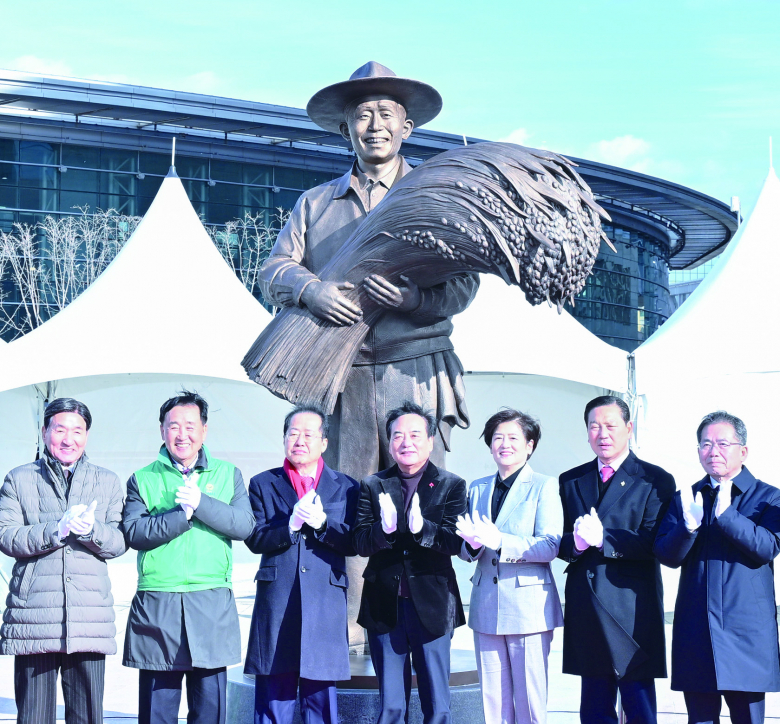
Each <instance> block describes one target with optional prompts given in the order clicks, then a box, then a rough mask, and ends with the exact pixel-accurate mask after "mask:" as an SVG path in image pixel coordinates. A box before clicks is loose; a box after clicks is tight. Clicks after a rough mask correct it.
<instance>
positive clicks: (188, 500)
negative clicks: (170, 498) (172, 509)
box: [175, 473, 200, 520]
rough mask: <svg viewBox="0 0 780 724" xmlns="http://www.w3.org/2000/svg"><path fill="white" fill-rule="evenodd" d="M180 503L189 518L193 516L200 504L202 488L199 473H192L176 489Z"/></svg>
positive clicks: (176, 500) (177, 500) (177, 499)
mask: <svg viewBox="0 0 780 724" xmlns="http://www.w3.org/2000/svg"><path fill="white" fill-rule="evenodd" d="M175 502H177V503H178V504H179V505H181V507H182V508H184V512H185V513H186V514H187V520H190V518H192V514H193V513H194V512H195V511H196V510H197V509H198V506H199V505H200V488H199V487H198V473H192V474H190V476H189V477H188V478H187V481H186V482H185V483H184V485H182V486H181V487H180V488H179V489H178V490H177V491H176V499H175Z"/></svg>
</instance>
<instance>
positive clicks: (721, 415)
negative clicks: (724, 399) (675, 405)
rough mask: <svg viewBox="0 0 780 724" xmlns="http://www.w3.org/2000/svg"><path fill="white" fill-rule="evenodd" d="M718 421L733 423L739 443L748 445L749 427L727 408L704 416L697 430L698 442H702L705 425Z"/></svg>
mask: <svg viewBox="0 0 780 724" xmlns="http://www.w3.org/2000/svg"><path fill="white" fill-rule="evenodd" d="M718 422H725V423H726V424H728V425H731V426H732V427H733V428H734V434H735V435H736V436H737V440H739V444H740V445H747V428H746V427H745V423H744V422H742V420H740V419H739V418H738V417H736V416H735V415H730V414H729V413H728V412H726V411H725V410H717V411H716V412H711V413H710V414H709V415H705V416H704V417H703V418H702V421H701V422H700V423H699V427H698V429H697V430H696V442H701V434H702V432H703V431H704V428H705V427H707V426H708V425H715V424H716V423H718Z"/></svg>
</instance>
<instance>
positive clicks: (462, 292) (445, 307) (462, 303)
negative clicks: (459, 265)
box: [409, 272, 479, 319]
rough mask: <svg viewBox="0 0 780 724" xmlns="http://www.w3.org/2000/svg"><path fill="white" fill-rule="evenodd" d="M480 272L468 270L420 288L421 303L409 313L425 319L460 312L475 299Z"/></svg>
mask: <svg viewBox="0 0 780 724" xmlns="http://www.w3.org/2000/svg"><path fill="white" fill-rule="evenodd" d="M477 289H479V274H477V273H476V272H467V273H464V274H458V275H457V276H454V277H452V279H449V280H447V281H446V282H442V283H441V284H436V285H435V286H432V287H428V288H422V287H421V288H420V304H419V306H418V307H417V308H416V309H415V310H413V311H411V312H409V314H411V315H413V316H415V317H420V318H424V319H431V318H434V317H451V316H452V315H453V314H460V313H461V312H462V311H464V310H465V309H466V307H468V306H469V304H471V302H473V301H474V297H475V296H476V295H477Z"/></svg>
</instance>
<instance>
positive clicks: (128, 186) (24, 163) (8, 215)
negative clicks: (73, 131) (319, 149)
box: [0, 138, 338, 231]
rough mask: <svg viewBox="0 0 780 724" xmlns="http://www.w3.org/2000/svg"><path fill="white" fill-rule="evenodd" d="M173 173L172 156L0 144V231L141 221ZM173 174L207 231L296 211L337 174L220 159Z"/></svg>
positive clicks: (189, 160) (180, 167)
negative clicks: (93, 216) (42, 224)
mask: <svg viewBox="0 0 780 724" xmlns="http://www.w3.org/2000/svg"><path fill="white" fill-rule="evenodd" d="M169 167H170V155H168V154H162V153H149V152H145V151H131V150H124V149H116V148H107V147H103V148H100V147H95V146H80V145H74V144H68V143H46V142H42V141H23V140H22V141H17V140H13V139H6V138H0V228H2V229H4V230H5V231H8V230H9V228H10V224H11V223H13V222H14V221H19V222H22V223H30V224H34V223H36V222H38V221H41V220H42V219H43V218H44V217H45V216H46V215H47V214H49V215H50V214H56V213H79V211H78V209H79V208H83V207H85V206H88V207H89V208H90V209H92V210H95V209H104V210H106V209H114V210H116V211H117V212H118V213H120V214H126V215H128V216H143V215H144V214H145V213H146V211H147V209H148V208H149V205H150V204H151V203H152V199H153V198H154V196H155V194H156V193H157V190H158V189H159V188H160V184H161V183H162V180H163V178H164V177H165V175H166V174H167V173H168V169H169ZM176 171H177V173H178V174H179V176H180V178H181V179H182V183H183V184H184V188H185V189H186V191H187V194H188V196H189V197H190V201H192V204H193V206H194V207H195V211H196V212H197V213H198V214H200V216H201V218H202V219H203V220H204V222H205V223H206V224H224V223H225V222H226V221H229V220H230V219H236V218H243V217H244V215H245V214H247V213H248V214H252V215H253V216H254V215H257V214H261V215H264V216H265V218H266V223H268V224H271V223H272V222H273V220H274V218H275V216H276V209H278V208H284V209H291V208H292V207H293V206H294V205H295V202H296V201H297V200H298V197H299V196H300V195H301V192H302V191H304V190H306V189H308V188H311V187H312V186H317V185H318V184H321V183H324V182H325V181H330V180H331V179H332V178H334V177H335V176H337V175H338V174H334V173H328V172H323V171H312V170H306V169H301V168H289V167H287V168H286V167H281V166H273V165H261V164H255V163H242V162H237V161H228V160H223V159H217V158H208V157H193V156H186V155H177V156H176Z"/></svg>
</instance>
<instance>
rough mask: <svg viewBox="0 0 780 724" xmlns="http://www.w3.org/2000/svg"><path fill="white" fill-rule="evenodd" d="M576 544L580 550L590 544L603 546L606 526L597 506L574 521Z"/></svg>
mask: <svg viewBox="0 0 780 724" xmlns="http://www.w3.org/2000/svg"><path fill="white" fill-rule="evenodd" d="M574 545H575V547H576V548H577V550H578V551H580V552H582V551H584V550H585V549H586V548H589V547H590V546H593V547H594V548H601V547H602V546H603V545H604V526H603V525H602V524H601V521H600V520H599V516H598V513H596V509H595V508H591V509H590V513H586V514H585V515H581V516H580V517H579V518H577V520H575V521H574Z"/></svg>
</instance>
